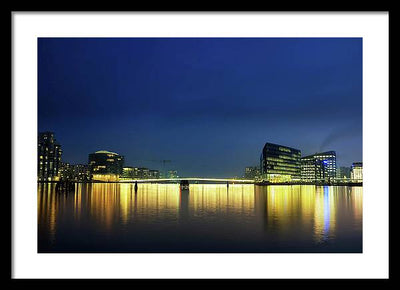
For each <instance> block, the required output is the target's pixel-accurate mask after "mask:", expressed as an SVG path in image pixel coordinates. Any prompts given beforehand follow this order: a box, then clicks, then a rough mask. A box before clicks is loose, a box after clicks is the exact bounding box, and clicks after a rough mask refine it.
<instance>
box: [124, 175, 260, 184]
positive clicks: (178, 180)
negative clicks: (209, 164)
mask: <svg viewBox="0 0 400 290" xmlns="http://www.w3.org/2000/svg"><path fill="white" fill-rule="evenodd" d="M182 181H188V182H190V183H197V182H207V183H232V184H233V183H241V184H248V183H251V184H253V183H255V182H254V180H252V179H234V178H203V177H179V178H157V179H123V180H119V182H120V183H135V182H137V183H144V182H149V183H181V182H182Z"/></svg>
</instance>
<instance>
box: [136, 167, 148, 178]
mask: <svg viewBox="0 0 400 290" xmlns="http://www.w3.org/2000/svg"><path fill="white" fill-rule="evenodd" d="M149 175H150V170H149V169H148V168H146V167H139V168H138V170H137V177H138V178H140V179H147V178H149Z"/></svg>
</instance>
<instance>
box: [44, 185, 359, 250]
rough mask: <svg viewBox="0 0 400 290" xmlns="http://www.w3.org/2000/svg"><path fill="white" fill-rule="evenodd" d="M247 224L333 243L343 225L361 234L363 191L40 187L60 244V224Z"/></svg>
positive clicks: (49, 228) (50, 231) (47, 221)
mask: <svg viewBox="0 0 400 290" xmlns="http://www.w3.org/2000/svg"><path fill="white" fill-rule="evenodd" d="M211 217H212V218H214V219H220V218H221V219H227V218H228V219H229V220H230V221H232V222H235V221H237V220H243V219H246V220H248V221H249V222H250V223H252V224H253V225H260V226H261V228H262V227H263V228H264V230H268V231H272V233H274V234H276V235H280V234H282V235H285V234H290V233H292V234H293V233H295V232H302V233H310V235H312V239H313V240H314V242H315V243H322V242H325V241H327V240H329V239H333V238H334V237H335V235H336V233H337V224H338V222H342V223H346V222H347V223H348V222H351V223H353V224H354V225H356V226H358V228H359V229H360V230H361V225H362V187H344V186H338V187H336V186H329V187H328V186H325V187H324V186H312V185H296V186H254V185H244V184H243V185H242V184H235V185H229V187H228V186H227V185H221V184H191V185H190V188H189V190H181V189H180V187H179V185H178V184H146V183H144V184H139V186H138V190H137V191H135V188H134V184H129V183H123V184H115V183H93V184H77V185H76V186H75V191H72V192H57V191H56V189H55V185H54V184H39V185H38V223H39V231H41V232H42V233H46V234H47V235H48V237H49V239H50V240H54V238H55V235H56V233H57V227H58V225H59V223H60V222H66V221H67V222H68V221H69V222H71V221H72V222H73V223H74V224H79V223H92V224H95V225H97V226H98V227H99V228H101V229H102V230H103V231H105V232H107V231H108V232H109V231H111V230H113V229H115V228H118V227H120V226H128V225H129V224H135V223H142V224H143V223H146V224H148V223H161V224H162V223H176V224H179V223H180V222H181V221H185V220H201V221H209V220H210V218H211Z"/></svg>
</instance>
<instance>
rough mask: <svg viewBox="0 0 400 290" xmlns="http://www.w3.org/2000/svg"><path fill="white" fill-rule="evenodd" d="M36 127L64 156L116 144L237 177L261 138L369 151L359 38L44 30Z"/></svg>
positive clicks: (176, 165) (139, 156) (347, 161)
mask: <svg viewBox="0 0 400 290" xmlns="http://www.w3.org/2000/svg"><path fill="white" fill-rule="evenodd" d="M38 127H39V128H38V130H39V131H54V132H55V137H56V139H57V141H58V142H59V143H60V144H61V146H62V149H63V157H62V159H63V161H64V162H70V163H73V164H75V163H85V164H86V163H87V161H88V154H89V153H92V152H95V151H98V150H109V151H113V152H117V153H119V154H121V155H123V156H125V165H127V166H144V167H149V168H151V169H160V170H162V169H163V168H162V165H161V162H160V160H163V159H167V160H172V162H171V163H170V164H168V166H167V168H166V169H175V170H178V175H180V176H198V177H233V176H242V175H243V174H244V168H245V167H246V166H255V165H258V164H259V157H260V154H261V150H262V148H263V146H264V144H265V143H266V142H271V143H277V144H281V145H285V146H289V147H294V148H297V149H300V150H301V152H302V155H304V156H305V155H309V154H313V153H316V152H321V151H328V150H335V151H336V154H337V162H338V166H350V165H351V163H352V162H357V161H362V39H361V38H124V39H120V38H40V39H39V40H38Z"/></svg>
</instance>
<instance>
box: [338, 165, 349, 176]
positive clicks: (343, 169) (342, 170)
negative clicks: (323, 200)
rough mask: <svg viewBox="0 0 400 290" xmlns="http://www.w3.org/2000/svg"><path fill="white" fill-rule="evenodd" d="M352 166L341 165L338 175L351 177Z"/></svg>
mask: <svg viewBox="0 0 400 290" xmlns="http://www.w3.org/2000/svg"><path fill="white" fill-rule="evenodd" d="M350 171H351V168H350V167H345V166H340V167H338V168H337V172H336V177H337V178H340V179H346V178H350Z"/></svg>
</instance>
